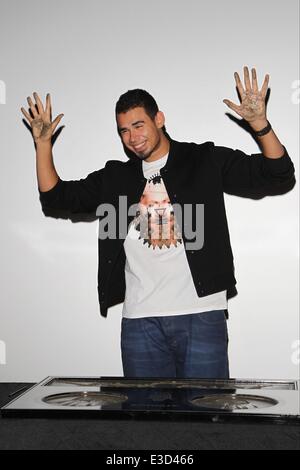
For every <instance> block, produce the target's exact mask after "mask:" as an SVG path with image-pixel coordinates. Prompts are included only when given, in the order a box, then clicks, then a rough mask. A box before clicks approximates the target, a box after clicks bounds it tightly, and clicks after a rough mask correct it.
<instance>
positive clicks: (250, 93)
mask: <svg viewBox="0 0 300 470" xmlns="http://www.w3.org/2000/svg"><path fill="white" fill-rule="evenodd" d="M251 72H252V85H251V82H250V76H249V70H248V67H246V66H245V67H244V82H245V88H244V87H243V85H242V82H241V80H240V77H239V74H238V73H237V72H235V73H234V78H235V82H236V86H237V89H238V91H239V94H240V97H241V104H240V105H237V104H235V103H233V102H232V101H230V100H227V99H224V100H223V103H225V104H226V105H227V106H228V107H229V108H230V109H233V110H234V111H235V112H236V113H237V114H239V115H240V116H241V117H242V118H244V119H245V120H246V121H248V122H249V123H252V122H254V121H257V122H259V121H265V120H267V116H266V104H265V99H266V94H267V91H268V83H269V75H266V76H265V79H264V82H263V85H262V88H261V90H259V89H258V84H257V76H256V70H255V68H253V69H252V71H251Z"/></svg>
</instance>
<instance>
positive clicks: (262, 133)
mask: <svg viewBox="0 0 300 470" xmlns="http://www.w3.org/2000/svg"><path fill="white" fill-rule="evenodd" d="M267 122H268V125H267V126H266V127H264V128H263V129H261V130H260V131H254V133H255V135H256V136H257V137H262V136H263V135H266V134H267V133H268V132H270V130H271V129H272V126H271V124H270V123H269V121H267Z"/></svg>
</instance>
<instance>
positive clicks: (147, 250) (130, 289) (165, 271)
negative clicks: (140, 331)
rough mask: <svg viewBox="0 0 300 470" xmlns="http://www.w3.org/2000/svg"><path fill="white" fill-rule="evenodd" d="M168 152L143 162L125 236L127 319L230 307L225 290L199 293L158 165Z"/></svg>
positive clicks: (125, 304)
mask: <svg viewBox="0 0 300 470" xmlns="http://www.w3.org/2000/svg"><path fill="white" fill-rule="evenodd" d="M167 159H168V154H167V155H166V156H165V157H163V158H160V159H159V160H156V161H154V162H150V163H147V162H145V161H143V162H142V164H143V172H144V176H145V178H146V179H147V183H146V185H145V188H144V191H143V194H142V196H141V199H140V201H139V204H138V207H137V211H136V215H135V218H134V220H133V221H132V222H131V224H130V226H129V229H128V234H127V237H126V239H125V241H124V250H125V254H126V264H125V279H126V294H125V301H124V305H123V312H122V315H123V316H124V317H126V318H142V317H150V316H151V317H152V316H168V315H184V314H189V313H199V312H206V311H211V310H221V309H227V299H226V290H225V291H222V292H217V293H216V294H212V295H208V296H205V297H198V295H197V292H196V289H195V286H194V283H193V279H192V275H191V271H190V267H189V264H188V261H187V257H186V253H185V248H184V244H183V240H182V235H181V233H180V228H179V226H178V225H177V223H176V219H175V216H174V212H173V209H172V205H171V203H170V200H169V196H168V193H167V191H166V187H165V185H164V182H163V179H162V177H161V176H160V169H161V168H162V167H163V166H164V165H165V164H166V162H167Z"/></svg>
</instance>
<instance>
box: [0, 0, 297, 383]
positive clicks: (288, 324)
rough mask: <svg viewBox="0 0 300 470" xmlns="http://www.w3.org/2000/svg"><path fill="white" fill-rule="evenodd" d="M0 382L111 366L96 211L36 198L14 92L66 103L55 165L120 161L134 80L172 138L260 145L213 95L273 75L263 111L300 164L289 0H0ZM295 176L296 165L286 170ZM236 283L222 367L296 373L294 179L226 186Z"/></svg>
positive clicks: (114, 318)
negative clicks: (244, 188)
mask: <svg viewBox="0 0 300 470" xmlns="http://www.w3.org/2000/svg"><path fill="white" fill-rule="evenodd" d="M0 6H1V10H0V22H1V24H0V119H1V127H0V129H1V131H0V132H1V138H0V154H1V159H0V164H1V185H0V191H1V198H0V201H1V231H0V239H1V272H0V286H1V311H0V354H1V357H0V380H1V381H22V380H23V381H29V380H41V379H43V378H44V377H45V376H47V375H72V374H75V375H85V376H87V375H122V367H121V357H120V345H119V341H120V321H121V305H118V306H116V307H114V308H112V309H110V310H109V316H108V318H107V319H103V318H101V317H100V315H99V308H98V299H97V290H96V286H97V229H98V226H97V222H93V223H77V224H74V223H72V222H70V221H67V220H57V219H51V218H46V217H45V216H44V214H43V212H42V211H41V207H40V203H39V199H38V192H37V184H36V175H35V158H34V148H33V143H32V139H31V136H30V134H29V132H28V131H27V129H26V128H25V126H24V124H23V122H22V117H23V116H22V115H21V112H20V107H21V106H26V97H27V96H28V95H29V94H32V92H33V91H37V92H39V93H40V94H41V96H42V97H43V98H45V95H46V93H47V92H50V93H51V94H52V99H53V114H54V116H55V115H56V114H58V113H60V112H63V113H64V114H65V117H64V118H63V123H64V125H65V128H64V129H63V132H62V134H61V135H60V137H59V138H58V140H57V142H56V145H55V148H54V155H55V162H56V166H57V170H58V172H59V174H60V176H61V178H63V179H76V178H81V177H83V176H86V175H87V174H88V173H89V172H91V171H93V170H95V169H98V168H101V167H102V166H103V165H104V163H105V162H106V161H107V160H109V159H116V158H117V159H118V158H119V159H122V160H126V159H127V157H126V156H125V155H124V154H123V150H122V146H121V143H120V141H119V137H118V136H117V133H116V128H115V121H114V106H115V103H116V101H117V99H118V98H119V96H120V95H121V94H122V93H123V92H125V91H127V90H128V89H132V88H136V87H139V88H144V89H146V90H148V91H149V92H150V93H151V94H153V96H154V97H155V98H156V99H157V102H158V104H159V106H160V108H161V109H162V110H163V111H164V112H165V115H166V119H167V122H166V125H167V129H168V131H169V133H170V135H171V136H172V137H173V138H174V139H176V140H183V141H195V142H198V143H200V142H203V141H206V140H213V141H214V142H215V143H216V144H217V145H224V146H228V147H232V148H240V149H241V150H243V151H245V152H247V153H255V152H258V151H259V150H258V148H257V146H256V143H255V142H254V141H253V140H252V139H251V137H250V136H249V135H248V134H247V133H246V132H245V131H243V130H242V129H241V128H240V127H239V126H237V125H236V124H235V123H234V122H232V121H231V120H230V119H229V118H228V117H227V116H226V114H225V113H226V112H228V111H230V110H229V109H228V108H227V107H226V106H225V105H224V103H223V102H222V100H223V98H229V99H231V100H233V101H235V102H238V98H237V95H236V91H235V82H234V78H233V73H234V71H236V70H237V71H239V72H240V74H242V67H243V65H245V64H246V65H248V66H249V67H252V66H255V67H256V68H257V72H258V78H259V80H260V83H262V79H263V76H264V74H265V73H269V74H270V88H271V96H270V101H269V105H268V115H269V120H270V121H271V123H272V124H273V127H274V129H275V131H277V133H278V136H279V138H280V139H281V140H282V142H283V143H284V145H285V146H286V147H287V149H288V151H289V153H290V156H291V158H292V159H293V161H294V164H295V167H296V171H297V175H298V170H299V164H298V161H299V142H298V130H299V82H297V80H299V37H298V34H299V30H298V17H299V12H298V0H289V2H283V1H281V2H280V1H277V2H274V1H273V0H264V1H261V0H252V1H251V4H250V3H249V2H248V1H241V0H227V1H226V2H223V1H221V0H220V1H217V0H212V1H210V2H201V1H198V0H185V1H183V0H182V1H179V0H175V1H174V0H163V1H162V0H151V2H150V1H148V0H147V1H146V0H128V1H127V2H124V1H122V0H119V1H118V0H110V1H109V2H108V1H99V0H87V1H85V2H81V1H74V0H72V1H71V0H59V1H58V0H52V1H51V2H49V1H45V0H43V1H37V0H26V1H25V2H21V1H18V0H1V3H0ZM296 177H297V178H298V176H296ZM226 205H227V216H228V221H229V228H230V233H231V241H232V246H233V252H234V258H235V267H236V277H237V280H238V284H237V288H238V291H239V295H238V296H237V297H235V298H234V299H232V300H230V301H229V312H230V321H229V330H230V360H231V375H232V376H235V377H255V378H297V377H298V369H299V350H298V348H299V343H298V342H297V341H298V338H299V318H298V315H299V314H298V312H299V310H298V282H299V275H298V184H297V185H296V187H295V188H294V189H293V190H292V191H290V192H289V193H287V194H285V195H281V196H274V197H266V198H264V199H261V200H251V199H242V198H239V197H234V196H228V195H226Z"/></svg>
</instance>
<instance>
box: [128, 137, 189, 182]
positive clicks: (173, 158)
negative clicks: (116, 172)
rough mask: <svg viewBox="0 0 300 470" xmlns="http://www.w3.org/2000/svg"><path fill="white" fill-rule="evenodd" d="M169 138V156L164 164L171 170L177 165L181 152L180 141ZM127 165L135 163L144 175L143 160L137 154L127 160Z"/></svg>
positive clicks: (136, 167)
mask: <svg viewBox="0 0 300 470" xmlns="http://www.w3.org/2000/svg"><path fill="white" fill-rule="evenodd" d="M169 140H170V149H169V156H168V159H167V163H166V164H165V166H164V169H165V170H169V169H170V168H172V167H173V166H176V163H177V160H178V155H179V153H180V152H179V146H180V143H179V142H177V141H176V140H173V139H169ZM127 165H133V166H134V167H135V169H136V170H137V171H138V172H139V174H140V175H143V162H142V160H140V159H139V158H138V157H136V156H135V157H132V158H130V160H129V161H128V162H127Z"/></svg>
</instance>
